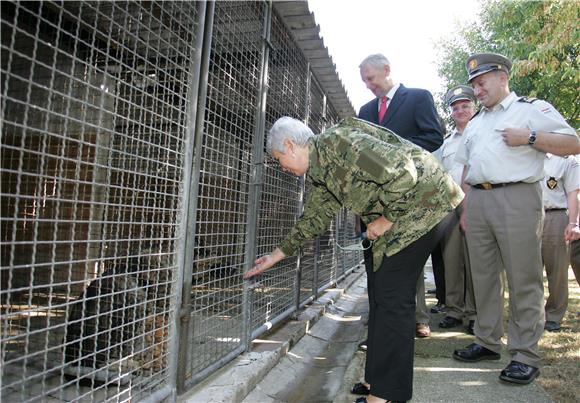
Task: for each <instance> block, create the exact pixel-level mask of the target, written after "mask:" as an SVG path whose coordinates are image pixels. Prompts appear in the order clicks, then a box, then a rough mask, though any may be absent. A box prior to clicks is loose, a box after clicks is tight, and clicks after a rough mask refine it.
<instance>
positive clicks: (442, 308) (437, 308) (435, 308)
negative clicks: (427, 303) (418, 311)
mask: <svg viewBox="0 0 580 403" xmlns="http://www.w3.org/2000/svg"><path fill="white" fill-rule="evenodd" d="M445 311H447V307H446V306H445V304H442V303H441V302H437V304H436V305H435V306H433V308H431V313H441V312H445Z"/></svg>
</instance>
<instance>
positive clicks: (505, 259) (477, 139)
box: [453, 53, 580, 384]
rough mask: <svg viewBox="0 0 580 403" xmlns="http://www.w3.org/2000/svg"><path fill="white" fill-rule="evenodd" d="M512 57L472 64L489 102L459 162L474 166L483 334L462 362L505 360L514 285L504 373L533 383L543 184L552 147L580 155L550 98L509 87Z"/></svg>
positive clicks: (469, 184)
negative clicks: (505, 333) (507, 312)
mask: <svg viewBox="0 0 580 403" xmlns="http://www.w3.org/2000/svg"><path fill="white" fill-rule="evenodd" d="M511 65H512V63H511V61H510V60H509V59H507V58H506V57H504V56H502V55H498V54H493V53H479V54H475V55H472V56H470V57H469V58H468V60H467V63H466V67H467V72H468V74H469V82H470V83H471V86H472V87H473V90H474V93H475V96H476V97H477V98H478V100H479V101H480V102H481V104H482V105H483V108H482V110H481V111H480V112H479V113H478V114H477V115H476V116H475V117H474V118H473V119H472V120H471V121H470V122H469V124H468V125H467V128H466V129H465V132H464V134H463V141H462V143H461V145H460V146H459V149H458V150H457V155H456V157H455V158H456V161H458V162H460V163H462V164H464V165H465V167H464V170H463V182H462V183H463V187H464V191H466V198H465V199H466V200H465V201H464V204H465V203H466V207H465V208H464V211H463V214H462V218H461V223H462V226H463V228H464V230H465V233H466V237H467V244H468V247H469V257H470V262H471V272H472V276H473V284H474V285H476V286H475V287H474V291H475V303H476V306H477V319H476V321H475V328H474V332H475V336H476V342H475V343H473V344H470V345H469V346H467V347H466V348H463V349H459V350H455V352H454V353H453V357H454V358H456V359H458V360H461V361H468V362H474V361H480V360H485V359H490V360H497V359H499V358H500V350H501V337H502V335H503V328H502V311H503V294H502V293H501V290H502V287H501V282H500V272H501V271H502V270H504V269H505V271H506V274H507V280H508V281H507V282H508V287H509V306H510V315H509V322H508V350H509V352H510V354H511V355H512V361H511V362H510V363H509V364H508V366H507V367H506V368H505V369H504V370H503V371H502V372H501V374H500V379H501V380H503V381H506V382H512V383H516V384H527V383H530V382H532V381H533V380H534V379H535V378H536V377H537V376H538V375H539V367H540V356H539V351H538V340H539V339H540V337H541V336H542V332H543V330H544V309H543V291H544V289H543V283H542V259H541V254H540V240H541V233H542V219H543V215H544V210H543V208H542V190H541V186H540V184H539V181H540V180H541V179H542V178H543V176H544V175H543V166H544V156H545V153H546V152H551V153H553V154H557V155H567V154H576V153H578V152H579V151H580V142H579V141H578V137H577V136H576V133H575V131H574V130H573V129H572V128H571V127H570V126H569V125H568V124H567V123H566V121H565V120H564V118H563V117H562V116H561V115H560V113H558V111H556V110H555V109H554V107H553V106H552V105H550V104H549V103H548V102H545V101H541V100H530V99H527V98H523V97H518V96H517V95H516V94H515V93H514V92H510V89H509V77H508V75H509V71H510V68H511Z"/></svg>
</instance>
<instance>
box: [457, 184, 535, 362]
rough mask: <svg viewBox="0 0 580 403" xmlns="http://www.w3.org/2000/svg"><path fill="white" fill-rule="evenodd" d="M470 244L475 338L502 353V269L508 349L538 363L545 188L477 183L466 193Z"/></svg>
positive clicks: (515, 357)
mask: <svg viewBox="0 0 580 403" xmlns="http://www.w3.org/2000/svg"><path fill="white" fill-rule="evenodd" d="M466 213H467V215H466V226H467V229H466V230H467V232H466V237H467V244H468V247H469V258H470V262H471V273H472V276H473V285H474V291H475V303H476V306H477V319H476V321H475V329H474V332H475V336H476V343H478V344H480V345H482V346H483V347H485V348H487V349H489V350H492V351H494V352H496V353H499V352H500V350H501V337H502V335H503V323H502V313H503V293H502V285H501V272H502V270H505V272H506V275H507V280H508V281H507V282H508V289H509V321H508V351H509V352H510V354H511V355H512V359H513V360H514V361H519V362H522V363H524V364H527V365H531V366H533V367H539V366H540V364H541V362H540V356H539V351H538V341H539V340H540V337H541V336H542V333H543V331H544V323H545V318H544V306H543V305H544V288H543V276H542V257H541V253H540V243H541V235H542V220H543V215H544V210H543V208H542V190H541V187H540V185H539V183H534V184H527V183H518V184H512V185H509V186H505V187H498V188H494V189H491V190H483V189H476V188H472V189H471V191H470V192H469V195H468V198H467V212H466Z"/></svg>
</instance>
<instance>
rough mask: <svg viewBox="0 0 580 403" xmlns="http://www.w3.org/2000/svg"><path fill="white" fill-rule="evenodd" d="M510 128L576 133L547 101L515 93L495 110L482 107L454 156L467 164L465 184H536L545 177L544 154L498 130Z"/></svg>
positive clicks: (472, 120) (458, 160) (572, 134)
mask: <svg viewBox="0 0 580 403" xmlns="http://www.w3.org/2000/svg"><path fill="white" fill-rule="evenodd" d="M508 127H514V128H523V127H525V128H528V129H530V131H531V130H536V131H547V132H554V133H560V134H569V135H571V136H576V132H575V131H574V129H572V127H570V125H568V123H566V121H565V120H564V118H563V117H562V115H560V113H559V112H558V111H557V110H556V109H554V107H553V106H552V105H550V104H549V103H548V102H546V101H542V100H534V101H533V102H530V101H527V100H525V98H522V97H518V96H517V95H516V94H515V93H514V92H512V93H510V94H509V95H508V96H507V97H506V98H505V99H504V100H503V101H501V102H500V103H499V104H498V105H496V106H495V107H493V108H492V109H487V108H483V109H482V110H481V111H480V112H479V113H478V114H477V115H475V117H474V118H473V119H471V121H470V122H469V123H468V124H467V127H466V128H465V132H464V133H463V137H464V139H463V142H462V143H461V145H460V146H459V148H458V150H457V154H456V156H455V159H456V161H457V162H459V163H461V164H463V165H467V168H468V172H467V176H466V177H465V182H466V183H468V184H470V185H477V184H480V183H485V182H490V183H509V182H527V183H534V182H537V181H539V180H541V179H542V178H543V177H544V153H543V152H541V151H538V150H536V149H535V148H533V147H530V146H527V145H524V146H519V147H510V146H508V145H507V144H505V143H504V141H503V137H502V135H501V132H500V131H499V130H503V129H505V128H508Z"/></svg>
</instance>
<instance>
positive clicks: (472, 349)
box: [453, 343, 501, 362]
mask: <svg viewBox="0 0 580 403" xmlns="http://www.w3.org/2000/svg"><path fill="white" fill-rule="evenodd" d="M453 358H455V359H456V360H459V361H466V362H477V361H482V360H499V359H500V358H501V356H500V355H499V354H498V353H494V352H493V351H491V350H489V349H487V348H485V347H483V346H480V345H479V344H477V343H472V344H470V345H469V346H467V347H465V348H462V349H459V350H455V351H454V352H453Z"/></svg>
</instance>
